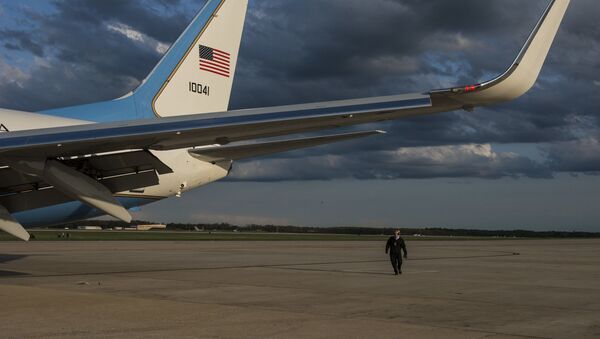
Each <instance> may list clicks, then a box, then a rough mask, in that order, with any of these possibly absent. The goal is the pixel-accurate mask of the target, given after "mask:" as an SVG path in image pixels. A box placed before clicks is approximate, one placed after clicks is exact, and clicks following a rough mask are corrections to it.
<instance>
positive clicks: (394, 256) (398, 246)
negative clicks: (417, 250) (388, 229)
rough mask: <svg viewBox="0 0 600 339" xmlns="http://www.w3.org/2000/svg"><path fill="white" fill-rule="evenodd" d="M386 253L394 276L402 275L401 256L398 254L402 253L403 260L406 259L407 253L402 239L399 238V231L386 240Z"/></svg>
mask: <svg viewBox="0 0 600 339" xmlns="http://www.w3.org/2000/svg"><path fill="white" fill-rule="evenodd" d="M388 251H389V253H390V261H391V262H392V267H394V273H395V274H396V275H398V274H402V256H401V253H400V252H401V251H403V252H404V259H407V258H408V252H407V251H406V244H405V243H404V239H402V237H401V236H400V230H396V231H395V232H394V235H393V236H392V237H390V238H389V239H388V241H387V244H386V245H385V253H386V254H387V253H388Z"/></svg>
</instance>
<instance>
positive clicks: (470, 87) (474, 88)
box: [465, 85, 477, 92]
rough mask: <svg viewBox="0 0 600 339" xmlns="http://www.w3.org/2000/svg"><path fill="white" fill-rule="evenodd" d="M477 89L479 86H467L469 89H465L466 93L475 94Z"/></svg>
mask: <svg viewBox="0 0 600 339" xmlns="http://www.w3.org/2000/svg"><path fill="white" fill-rule="evenodd" d="M476 89H477V85H473V86H467V87H465V92H475V90H476Z"/></svg>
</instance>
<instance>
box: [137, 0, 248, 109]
mask: <svg viewBox="0 0 600 339" xmlns="http://www.w3.org/2000/svg"><path fill="white" fill-rule="evenodd" d="M247 7H248V0H209V1H208V2H207V3H206V5H205V6H204V7H203V8H202V10H201V11H200V12H199V13H198V15H196V17H195V18H194V20H193V21H192V23H191V24H190V25H189V26H188V27H187V28H186V30H185V31H184V32H183V34H182V35H181V36H180V37H179V39H177V41H175V43H174V44H173V45H172V46H171V48H170V49H169V50H168V51H167V53H166V54H165V55H164V56H163V58H162V59H161V61H160V62H159V63H158V65H156V67H155V68H154V70H152V72H151V73H150V75H148V77H147V78H146V79H145V80H144V81H143V82H142V84H141V85H140V86H139V87H138V88H137V89H136V90H135V91H134V93H133V98H134V100H135V105H136V110H137V112H138V116H141V117H143V118H150V117H154V116H156V117H159V118H160V117H171V116H180V115H189V114H200V113H211V112H223V111H227V109H228V107H229V98H230V95H231V88H232V85H233V77H234V75H235V70H236V64H237V59H238V53H239V49H240V43H241V38H242V31H243V28H244V21H245V17H246V11H247Z"/></svg>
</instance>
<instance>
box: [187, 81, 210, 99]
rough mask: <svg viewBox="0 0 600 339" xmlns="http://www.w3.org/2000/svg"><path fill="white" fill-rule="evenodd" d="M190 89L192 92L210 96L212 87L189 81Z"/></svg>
mask: <svg viewBox="0 0 600 339" xmlns="http://www.w3.org/2000/svg"><path fill="white" fill-rule="evenodd" d="M189 90H190V92H192V93H196V94H200V95H206V96H210V87H208V86H204V85H202V84H198V83H195V82H191V81H190V83H189Z"/></svg>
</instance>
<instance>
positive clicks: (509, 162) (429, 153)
mask: <svg viewBox="0 0 600 339" xmlns="http://www.w3.org/2000/svg"><path fill="white" fill-rule="evenodd" d="M464 177H477V178H486V179H499V178H503V177H514V178H519V177H529V178H549V177H551V172H550V171H549V170H548V168H547V167H545V166H543V165H541V164H538V163H536V162H534V161H532V160H531V159H528V158H526V157H523V156H519V155H517V154H514V153H508V152H505V153H497V152H494V151H493V150H492V148H491V146H489V145H460V146H443V147H416V148H406V149H398V150H395V151H377V152H356V153H353V154H352V155H351V156H340V155H325V156H313V157H310V156H309V157H302V158H298V159H294V160H289V159H268V160H263V161H259V160H256V161H250V162H245V163H241V164H239V165H237V166H235V167H234V170H233V172H232V176H231V178H230V180H233V181H248V180H250V181H256V180H258V181H288V180H306V179H309V180H331V179H340V178H343V179H346V178H354V179H378V180H393V179H404V178H410V179H430V178H464Z"/></svg>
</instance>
